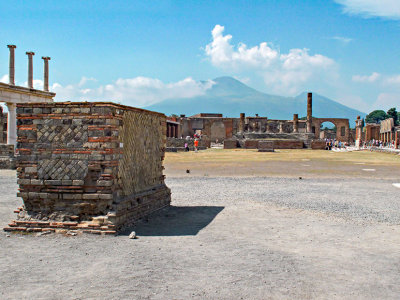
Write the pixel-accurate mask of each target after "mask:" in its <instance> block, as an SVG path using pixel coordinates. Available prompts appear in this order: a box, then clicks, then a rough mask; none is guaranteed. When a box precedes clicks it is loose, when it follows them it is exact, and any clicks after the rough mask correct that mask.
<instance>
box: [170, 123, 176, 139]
mask: <svg viewBox="0 0 400 300" xmlns="http://www.w3.org/2000/svg"><path fill="white" fill-rule="evenodd" d="M171 130H172V137H173V138H174V137H176V136H175V125H172V126H171Z"/></svg>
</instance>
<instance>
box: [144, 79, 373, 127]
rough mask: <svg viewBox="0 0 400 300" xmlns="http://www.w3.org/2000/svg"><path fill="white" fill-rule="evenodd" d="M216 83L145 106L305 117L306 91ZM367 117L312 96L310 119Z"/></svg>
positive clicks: (227, 114) (231, 81)
mask: <svg viewBox="0 0 400 300" xmlns="http://www.w3.org/2000/svg"><path fill="white" fill-rule="evenodd" d="M213 81H214V82H215V84H214V85H213V86H212V87H211V88H210V89H208V90H207V91H206V93H205V94H204V95H201V96H196V97H192V98H170V99H166V100H163V101H161V102H159V103H156V104H153V105H150V106H147V107H145V108H146V109H149V110H155V111H159V112H162V113H165V114H166V115H171V114H177V115H180V114H185V115H187V116H191V115H195V114H198V113H222V114H223V115H224V117H239V115H240V113H242V112H243V113H245V114H246V115H255V114H258V115H260V116H266V117H268V118H270V119H282V120H290V119H292V118H293V114H298V115H299V117H304V116H306V114H307V92H303V93H301V94H299V95H298V96H295V97H285V96H278V95H272V94H267V93H263V92H260V91H258V90H256V89H254V88H252V87H249V86H247V85H246V84H244V83H243V82H240V81H239V80H236V79H234V78H232V77H229V76H224V77H217V78H215V79H214V80H213ZM358 115H359V116H361V117H365V116H366V114H365V113H363V112H361V111H358V110H356V109H353V108H350V107H348V106H345V105H343V104H340V103H338V102H336V101H334V100H331V99H329V98H327V97H325V96H322V95H319V94H317V93H313V116H314V117H317V118H347V119H349V120H350V122H351V121H353V120H355V119H356V118H357V116H358Z"/></svg>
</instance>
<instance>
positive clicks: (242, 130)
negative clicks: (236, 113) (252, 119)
mask: <svg viewBox="0 0 400 300" xmlns="http://www.w3.org/2000/svg"><path fill="white" fill-rule="evenodd" d="M245 116H246V115H245V113H240V120H239V132H240V133H243V132H244V122H245V120H244V119H245Z"/></svg>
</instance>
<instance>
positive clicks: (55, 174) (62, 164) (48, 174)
mask: <svg viewBox="0 0 400 300" xmlns="http://www.w3.org/2000/svg"><path fill="white" fill-rule="evenodd" d="M87 167H88V162H87V161H83V160H60V159H43V160H40V161H39V164H38V176H39V178H40V179H45V180H83V179H84V178H85V176H86V174H87Z"/></svg>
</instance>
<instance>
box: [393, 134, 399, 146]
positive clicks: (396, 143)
mask: <svg viewBox="0 0 400 300" xmlns="http://www.w3.org/2000/svg"><path fill="white" fill-rule="evenodd" d="M394 148H395V149H398V148H399V132H398V131H396V132H395V134H394Z"/></svg>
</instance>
